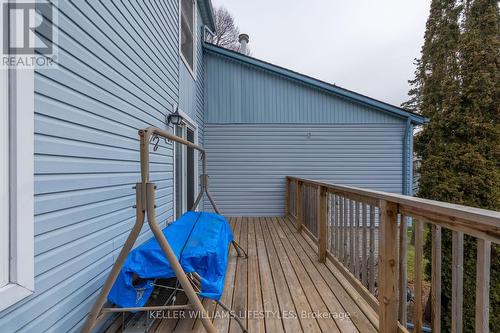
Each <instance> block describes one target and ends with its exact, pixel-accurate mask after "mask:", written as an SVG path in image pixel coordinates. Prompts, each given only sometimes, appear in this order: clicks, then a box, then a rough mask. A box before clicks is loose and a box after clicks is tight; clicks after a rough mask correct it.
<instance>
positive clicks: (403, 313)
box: [399, 215, 408, 327]
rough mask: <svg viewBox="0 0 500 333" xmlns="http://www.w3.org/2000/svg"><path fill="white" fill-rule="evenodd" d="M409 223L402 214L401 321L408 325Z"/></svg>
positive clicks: (400, 240) (400, 263)
mask: <svg viewBox="0 0 500 333" xmlns="http://www.w3.org/2000/svg"><path fill="white" fill-rule="evenodd" d="M407 234H408V224H407V217H406V216H404V215H401V222H400V225H399V322H400V323H401V325H403V326H404V327H406V323H407V321H408V315H407V313H406V307H407V293H406V288H407V285H408V272H407V268H406V267H407V261H408V239H407Z"/></svg>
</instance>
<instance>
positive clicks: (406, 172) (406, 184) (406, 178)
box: [402, 117, 412, 195]
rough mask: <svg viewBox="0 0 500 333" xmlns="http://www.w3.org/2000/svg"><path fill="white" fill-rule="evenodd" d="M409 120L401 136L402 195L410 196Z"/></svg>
mask: <svg viewBox="0 0 500 333" xmlns="http://www.w3.org/2000/svg"><path fill="white" fill-rule="evenodd" d="M411 132H412V131H411V119H410V117H408V118H406V126H405V133H404V135H403V189H402V190H403V191H402V193H403V194H404V195H411V178H410V177H411V170H410V169H411V168H409V166H411V162H410V161H411V155H410V152H411V142H412V139H411V136H412V133H411Z"/></svg>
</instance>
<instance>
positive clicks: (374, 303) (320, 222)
mask: <svg viewBox="0 0 500 333" xmlns="http://www.w3.org/2000/svg"><path fill="white" fill-rule="evenodd" d="M286 183H287V186H286V197H285V198H286V200H285V204H286V207H285V209H286V213H287V215H288V216H290V217H291V219H292V220H293V221H295V223H296V227H297V230H298V231H303V232H305V233H306V234H307V235H308V236H309V237H310V238H311V239H312V240H313V241H314V242H316V244H317V247H318V257H319V260H320V261H322V262H324V261H325V260H326V259H327V258H328V259H329V260H330V261H331V262H332V263H333V264H334V265H335V266H336V267H337V268H338V269H339V270H340V271H341V272H342V273H343V274H344V276H345V277H346V279H347V281H349V283H350V284H351V286H352V287H354V288H355V289H356V291H357V292H358V293H359V294H360V295H361V296H362V297H363V298H364V299H365V301H366V302H367V303H368V304H369V305H370V306H371V307H372V308H373V309H374V310H375V311H377V312H378V314H379V316H378V319H379V331H380V332H397V331H403V332H404V331H406V326H407V322H408V311H407V309H408V307H407V292H406V291H407V287H408V283H407V280H408V277H407V264H408V262H407V261H408V239H407V229H408V226H409V225H412V227H413V230H414V236H415V241H414V243H413V244H411V245H412V246H414V252H415V259H414V275H415V276H414V285H415V288H414V289H415V290H414V293H415V300H416V301H415V306H414V313H413V325H414V332H421V331H422V328H423V325H424V324H423V307H422V298H423V295H422V283H423V282H424V281H423V260H424V256H423V248H424V226H425V225H426V224H428V225H429V226H430V230H431V231H430V232H431V239H432V241H431V244H432V258H431V271H432V272H431V295H430V298H431V312H432V314H431V317H432V318H431V324H430V325H431V329H432V332H441V327H440V324H441V299H440V295H441V235H442V229H443V228H444V229H448V230H451V232H452V235H453V237H452V239H453V241H452V242H453V243H452V284H453V286H452V290H453V291H454V292H453V295H452V323H453V326H454V327H453V332H462V330H463V318H462V307H463V256H464V253H463V252H464V251H463V240H464V234H465V235H470V236H472V237H474V238H476V239H477V271H476V281H477V283H476V317H475V327H476V332H488V331H489V280H490V255H491V242H494V243H497V244H500V213H499V212H495V211H489V210H484V209H477V208H471V207H465V206H460V205H453V204H448V203H444V202H439V201H433V200H425V199H420V198H414V197H409V196H403V195H397V194H391V193H386V192H379V191H371V190H365V189H360V188H355V187H349V186H340V185H334V184H329V183H323V182H319V181H314V180H308V179H303V178H296V177H287V179H286Z"/></svg>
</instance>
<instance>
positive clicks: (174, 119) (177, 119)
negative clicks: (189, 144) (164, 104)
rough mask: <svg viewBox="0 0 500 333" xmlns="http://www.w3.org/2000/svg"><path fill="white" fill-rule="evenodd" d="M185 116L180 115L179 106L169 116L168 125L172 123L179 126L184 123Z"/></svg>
mask: <svg viewBox="0 0 500 333" xmlns="http://www.w3.org/2000/svg"><path fill="white" fill-rule="evenodd" d="M183 119H184V118H183V117H182V116H181V115H180V113H179V108H178V107H177V109H176V110H175V112H174V113H171V114H170V115H169V116H168V117H167V125H168V124H172V125H174V126H179V125H180V124H182V120H183Z"/></svg>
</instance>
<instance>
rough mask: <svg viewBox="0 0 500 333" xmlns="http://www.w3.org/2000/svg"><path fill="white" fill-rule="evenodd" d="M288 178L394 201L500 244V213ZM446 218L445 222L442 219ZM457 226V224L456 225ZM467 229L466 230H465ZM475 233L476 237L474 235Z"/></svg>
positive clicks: (441, 222)
mask: <svg viewBox="0 0 500 333" xmlns="http://www.w3.org/2000/svg"><path fill="white" fill-rule="evenodd" d="M287 179H289V180H293V181H300V182H302V183H307V184H311V185H315V186H324V187H326V188H328V189H329V190H331V191H333V192H335V191H337V192H340V193H342V192H347V193H351V194H354V195H358V196H361V197H366V198H368V199H376V200H385V201H390V202H394V203H396V204H398V205H400V206H402V207H403V208H404V210H406V211H407V212H408V213H410V212H412V213H415V214H419V215H420V217H424V218H427V219H428V220H429V221H428V222H430V223H436V224H443V226H446V227H447V228H450V229H452V230H454V229H457V231H464V232H465V233H470V232H474V231H475V232H477V233H478V234H480V235H481V237H484V238H485V239H488V240H491V241H492V242H494V243H498V244H500V212H497V211H492V210H487V209H481V208H475V207H469V206H462V205H456V204H451V203H447V202H442V201H435V200H429V199H423V198H417V197H411V196H407V195H401V194H394V193H388V192H381V191H376V190H368V189H363V188H359V187H353V186H346V185H337V184H331V183H326V182H321V181H316V180H311V179H307V178H300V177H292V176H287ZM441 219H444V221H441ZM453 225H456V226H453ZM462 229H463V230H462ZM472 236H475V235H474V234H473V235H472Z"/></svg>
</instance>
